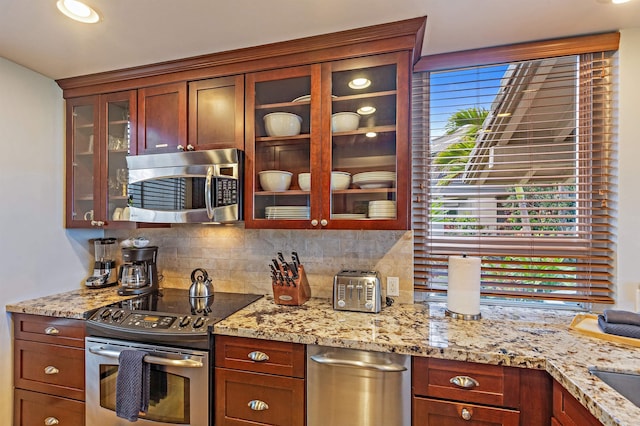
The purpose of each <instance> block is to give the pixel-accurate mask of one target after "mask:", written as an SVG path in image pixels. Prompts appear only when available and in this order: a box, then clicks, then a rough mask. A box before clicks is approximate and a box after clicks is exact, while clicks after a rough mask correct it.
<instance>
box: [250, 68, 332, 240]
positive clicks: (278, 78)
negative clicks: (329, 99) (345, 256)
mask: <svg viewBox="0 0 640 426" xmlns="http://www.w3.org/2000/svg"><path fill="white" fill-rule="evenodd" d="M319 83H320V66H319V65H313V66H304V67H296V68H290V69H286V70H276V71H266V72H261V73H255V74H250V75H248V76H247V78H246V97H245V98H246V105H245V107H246V113H245V119H246V123H245V129H246V164H245V168H246V170H247V172H246V174H245V176H246V182H245V188H246V196H245V202H246V204H247V205H246V208H245V223H246V225H247V226H248V227H258V228H279V227H285V228H310V227H311V221H312V220H313V218H314V217H319V215H320V206H319V204H318V203H319V201H320V199H319V198H318V197H317V195H315V192H314V191H316V188H320V187H321V180H320V179H321V174H320V173H319V172H314V170H319V162H320V145H321V144H320V136H321V132H320V131H319V129H320V113H319V112H320V84H319Z"/></svg>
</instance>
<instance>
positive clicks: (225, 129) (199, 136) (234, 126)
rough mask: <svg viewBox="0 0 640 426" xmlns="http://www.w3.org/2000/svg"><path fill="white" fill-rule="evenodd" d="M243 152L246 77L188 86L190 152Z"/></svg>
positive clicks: (196, 83)
mask: <svg viewBox="0 0 640 426" xmlns="http://www.w3.org/2000/svg"><path fill="white" fill-rule="evenodd" d="M218 148H238V149H241V150H243V149H244V76H243V75H236V76H231V77H220V78H212V79H208V80H199V81H192V82H190V83H189V145H187V149H195V150H203V149H218Z"/></svg>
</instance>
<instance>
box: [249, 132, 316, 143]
mask: <svg viewBox="0 0 640 426" xmlns="http://www.w3.org/2000/svg"><path fill="white" fill-rule="evenodd" d="M310 136H311V135H309V134H308V133H305V134H299V135H295V136H261V137H257V138H256V142H279V143H280V144H281V143H282V142H286V141H300V140H307V139H309V138H310Z"/></svg>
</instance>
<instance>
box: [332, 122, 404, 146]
mask: <svg viewBox="0 0 640 426" xmlns="http://www.w3.org/2000/svg"><path fill="white" fill-rule="evenodd" d="M395 131H396V126H393V125H391V126H373V127H359V128H357V129H356V130H351V131H349V132H338V133H334V134H333V137H334V138H336V137H340V136H350V135H366V134H367V133H369V132H376V133H389V132H395ZM339 141H340V140H336V142H339Z"/></svg>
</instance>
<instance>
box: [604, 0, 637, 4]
mask: <svg viewBox="0 0 640 426" xmlns="http://www.w3.org/2000/svg"><path fill="white" fill-rule="evenodd" d="M596 1H597V2H598V3H606V4H622V3H628V2H630V1H631V0H596Z"/></svg>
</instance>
